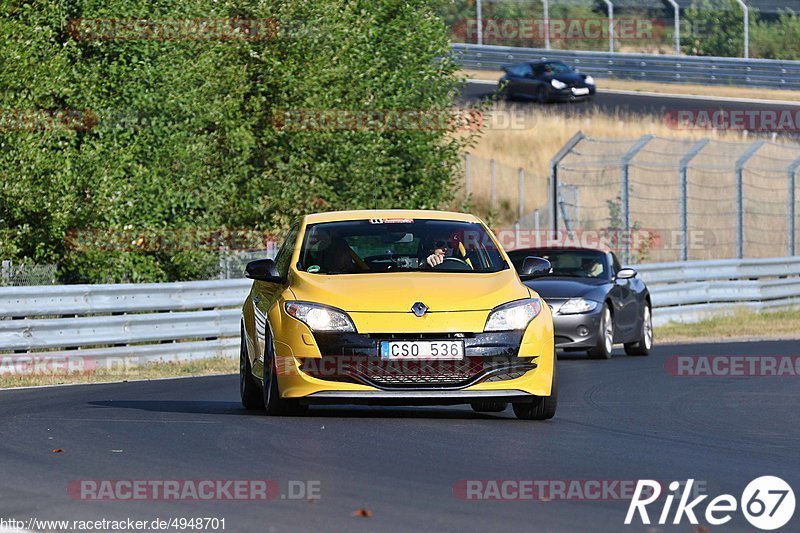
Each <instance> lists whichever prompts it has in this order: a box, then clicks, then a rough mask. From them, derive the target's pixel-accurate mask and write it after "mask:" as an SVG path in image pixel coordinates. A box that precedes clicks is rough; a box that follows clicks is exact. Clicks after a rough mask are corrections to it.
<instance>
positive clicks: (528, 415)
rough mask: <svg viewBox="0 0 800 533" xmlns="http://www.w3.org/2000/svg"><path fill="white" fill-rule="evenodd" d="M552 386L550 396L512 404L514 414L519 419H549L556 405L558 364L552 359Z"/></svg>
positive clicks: (552, 415) (554, 411)
mask: <svg viewBox="0 0 800 533" xmlns="http://www.w3.org/2000/svg"><path fill="white" fill-rule="evenodd" d="M553 365H554V366H553V388H552V389H551V391H550V396H537V397H536V399H534V401H533V402H529V403H515V404H512V407H513V408H514V414H515V415H517V418H519V419H520V420H550V419H551V418H553V417H554V416H555V414H556V407H558V366H557V365H556V360H555V359H554V360H553Z"/></svg>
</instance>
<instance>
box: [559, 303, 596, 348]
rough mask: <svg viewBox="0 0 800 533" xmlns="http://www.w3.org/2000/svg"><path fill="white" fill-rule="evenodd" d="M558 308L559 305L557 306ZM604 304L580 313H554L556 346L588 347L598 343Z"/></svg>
mask: <svg viewBox="0 0 800 533" xmlns="http://www.w3.org/2000/svg"><path fill="white" fill-rule="evenodd" d="M555 307H556V309H557V305H556V306H555ZM602 315H603V306H601V305H598V306H597V308H596V309H595V310H594V311H591V312H589V313H583V314H578V315H559V314H558V313H557V312H556V313H554V314H553V328H554V332H555V344H556V348H562V349H571V348H576V349H588V348H592V347H594V346H596V345H597V343H598V342H599V339H600V320H601V319H602Z"/></svg>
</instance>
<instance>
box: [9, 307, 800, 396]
mask: <svg viewBox="0 0 800 533" xmlns="http://www.w3.org/2000/svg"><path fill="white" fill-rule="evenodd" d="M768 339H800V312H798V311H797V310H795V311H776V312H769V313H754V312H752V311H747V310H738V311H737V312H736V313H735V314H733V315H730V316H722V317H717V318H712V319H709V320H705V321H703V322H697V323H694V324H677V323H670V324H668V325H666V326H662V327H658V328H656V330H655V342H656V345H659V344H677V343H691V342H725V341H737V340H738V341H742V340H768ZM237 370H238V362H237V361H236V360H235V359H230V358H224V357H216V358H213V359H201V360H195V361H180V362H155V363H146V364H144V365H141V366H136V367H130V368H129V369H127V370H124V371H119V370H98V371H96V372H91V373H89V372H84V373H55V372H54V373H45V374H36V375H34V374H21V375H14V374H8V373H3V374H0V388H14V387H28V386H42V385H60V384H66V383H70V384H79V383H105V382H119V381H139V380H148V379H161V378H177V377H199V376H211V375H223V374H232V373H235V372H236V371H237Z"/></svg>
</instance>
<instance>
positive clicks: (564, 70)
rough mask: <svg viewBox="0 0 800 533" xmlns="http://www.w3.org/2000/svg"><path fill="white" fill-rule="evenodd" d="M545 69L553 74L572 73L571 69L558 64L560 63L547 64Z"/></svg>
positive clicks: (560, 63)
mask: <svg viewBox="0 0 800 533" xmlns="http://www.w3.org/2000/svg"><path fill="white" fill-rule="evenodd" d="M547 67H549V69H550V70H551V71H552V73H553V74H566V73H568V72H572V67H570V66H568V65H566V64H564V63H562V62H560V61H553V62H552V63H547Z"/></svg>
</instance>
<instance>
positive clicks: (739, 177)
mask: <svg viewBox="0 0 800 533" xmlns="http://www.w3.org/2000/svg"><path fill="white" fill-rule="evenodd" d="M766 142H767V141H764V140H761V141H756V142H754V143H753V144H751V145H750V148H748V149H747V150H746V151H745V152H744V154H742V157H740V158H739V160H738V161H736V257H738V258H739V259H742V258H743V257H744V192H743V188H744V166H745V165H746V164H747V161H749V160H750V158H751V157H753V156H754V155H755V154H756V152H758V151H759V150H760V149H761V147H762V146H764V144H765V143H766Z"/></svg>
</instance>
